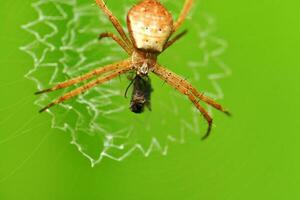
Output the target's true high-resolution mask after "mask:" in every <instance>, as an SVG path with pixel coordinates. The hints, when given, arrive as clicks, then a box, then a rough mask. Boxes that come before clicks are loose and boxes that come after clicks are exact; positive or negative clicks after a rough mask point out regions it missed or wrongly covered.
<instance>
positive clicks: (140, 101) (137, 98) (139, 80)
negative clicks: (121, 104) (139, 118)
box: [125, 75, 153, 114]
mask: <svg viewBox="0 0 300 200" xmlns="http://www.w3.org/2000/svg"><path fill="white" fill-rule="evenodd" d="M132 85H133V89H132V94H131V101H130V110H131V111H132V112H134V113H137V114H139V113H142V112H144V110H145V107H147V108H148V109H149V110H151V101H150V100H151V93H152V92H153V89H152V87H151V80H150V78H149V77H148V76H143V77H141V76H139V75H136V76H135V77H134V78H133V80H132V81H131V83H130V85H129V86H128V88H127V90H126V93H125V96H126V94H127V91H128V89H129V88H130V87H131V86H132Z"/></svg>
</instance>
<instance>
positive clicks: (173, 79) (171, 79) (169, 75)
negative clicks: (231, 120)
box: [153, 64, 229, 139]
mask: <svg viewBox="0 0 300 200" xmlns="http://www.w3.org/2000/svg"><path fill="white" fill-rule="evenodd" d="M153 72H154V73H155V74H156V75H157V76H159V77H160V78H161V79H162V80H164V81H165V82H167V83H168V84H169V85H171V86H172V87H174V88H175V89H176V90H178V91H179V92H180V93H182V94H184V95H186V96H187V97H188V98H189V100H190V101H191V102H192V103H193V104H194V105H195V106H196V107H197V109H198V110H199V111H200V112H201V113H202V115H203V116H204V118H205V119H206V121H207V123H208V129H207V132H206V134H205V136H204V137H203V138H202V139H205V138H207V137H208V136H209V134H210V131H211V127H212V122H213V119H212V118H211V116H210V115H209V113H208V112H207V111H206V110H205V109H204V108H203V107H202V106H201V105H200V103H199V101H198V100H197V98H198V99H200V100H202V101H204V102H205V103H208V104H209V105H211V106H213V107H215V108H216V109H218V110H220V111H222V112H224V113H226V114H229V113H228V112H227V111H226V110H225V109H223V107H222V106H221V105H220V104H218V103H217V102H215V101H214V100H212V99H210V98H209V97H206V96H204V95H203V94H201V93H199V92H198V91H197V90H196V89H194V88H193V87H192V86H191V84H190V83H189V82H187V81H186V80H184V79H183V78H181V77H179V76H178V75H176V74H175V73H173V72H171V71H169V70H167V69H166V68H163V67H161V66H160V65H158V64H157V65H156V67H155V68H154V69H153Z"/></svg>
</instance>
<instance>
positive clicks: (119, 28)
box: [96, 0, 132, 48]
mask: <svg viewBox="0 0 300 200" xmlns="http://www.w3.org/2000/svg"><path fill="white" fill-rule="evenodd" d="M96 3H97V4H98V6H99V7H100V8H101V9H102V10H103V12H104V13H105V15H106V16H107V17H108V19H109V20H110V21H111V23H112V24H113V25H114V27H115V28H116V29H117V31H118V32H119V34H120V36H121V37H122V39H123V40H124V42H125V43H126V44H127V45H128V46H129V47H130V48H132V43H131V41H130V40H129V39H128V37H127V35H126V33H125V31H124V30H123V28H122V26H121V23H120V22H119V20H118V19H117V18H116V17H115V16H114V15H113V13H112V12H111V11H110V10H109V9H108V8H107V6H106V5H105V3H104V1H103V0H96Z"/></svg>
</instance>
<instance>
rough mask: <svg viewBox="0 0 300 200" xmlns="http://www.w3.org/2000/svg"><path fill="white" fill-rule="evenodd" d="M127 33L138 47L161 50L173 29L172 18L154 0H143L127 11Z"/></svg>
mask: <svg viewBox="0 0 300 200" xmlns="http://www.w3.org/2000/svg"><path fill="white" fill-rule="evenodd" d="M127 25H128V29H129V33H130V35H131V37H132V39H133V41H134V45H135V47H136V48H138V49H144V50H150V51H156V52H161V51H162V50H163V47H164V45H165V43H166V42H167V40H168V38H169V37H170V34H171V33H172V31H173V19H172V15H171V14H170V13H169V12H168V10H167V9H166V8H165V7H164V6H163V5H162V4H160V3H159V2H158V1H156V0H144V1H142V2H141V3H139V4H137V5H136V6H134V7H133V8H131V10H130V11H129V12H128V15H127Z"/></svg>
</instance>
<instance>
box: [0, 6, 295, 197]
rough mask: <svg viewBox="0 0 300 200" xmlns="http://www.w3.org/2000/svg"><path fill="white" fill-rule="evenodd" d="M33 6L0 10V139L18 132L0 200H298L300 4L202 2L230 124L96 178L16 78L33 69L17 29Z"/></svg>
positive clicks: (4, 155) (8, 153) (3, 151)
mask: <svg viewBox="0 0 300 200" xmlns="http://www.w3.org/2000/svg"><path fill="white" fill-rule="evenodd" d="M116 2H117V1H114V2H113V3H116ZM31 3H32V1H21V0H16V1H2V2H1V6H0V45H1V48H0V63H1V67H0V88H1V98H0V102H1V104H0V137H1V139H5V138H9V137H13V136H14V133H20V131H21V133H22V131H23V132H24V131H25V132H24V134H22V135H21V136H19V137H17V138H15V139H14V140H11V141H9V142H4V143H1V144H0V199H3V200H10V199H31V200H32V199H130V200H133V199H187V200H193V199H244V200H246V199H278V200H279V199H281V200H283V199H299V198H300V195H299V192H298V190H299V181H300V176H299V175H300V173H299V167H300V166H299V155H298V153H299V142H298V141H299V139H300V137H299V129H298V127H297V125H298V124H297V122H299V112H298V111H299V94H300V91H299V83H300V81H299V72H300V69H299V68H300V61H299V53H300V51H299V45H300V39H299V35H300V26H299V19H300V14H297V13H299V7H300V3H299V1H297V0H294V1H292V0H289V1H283V0H251V1H249V0H248V1H237V0H227V1H219V0H209V1H208V0H205V1H202V3H201V5H202V7H203V8H202V9H203V10H205V11H207V12H209V13H213V14H214V16H215V17H216V19H217V20H218V30H217V34H218V35H219V36H221V37H222V38H225V39H226V40H227V41H228V43H229V48H228V50H227V51H226V54H225V55H224V56H223V60H224V61H225V63H227V65H228V66H230V68H231V69H232V71H233V76H231V77H229V78H227V79H225V80H222V88H223V91H224V93H225V95H226V96H225V99H224V100H222V101H221V102H222V103H223V104H224V105H226V106H227V107H229V108H230V110H231V111H232V112H233V113H234V116H233V117H232V118H230V119H227V118H225V117H224V116H223V115H221V114H216V115H215V118H216V122H217V127H216V128H214V136H213V137H211V138H210V139H208V140H207V141H204V142H202V141H200V140H189V141H187V142H186V143H185V144H183V145H173V146H172V147H171V148H170V150H169V154H168V156H161V155H160V154H155V153H154V154H153V155H151V156H150V157H148V158H144V157H143V156H141V155H140V154H139V153H135V154H133V155H132V156H130V157H129V158H127V159H126V160H125V161H123V162H115V161H111V160H108V159H107V160H105V162H104V163H102V164H100V165H98V166H96V167H95V168H91V167H90V164H89V162H88V161H87V160H86V159H85V158H84V157H83V156H79V154H78V151H77V150H76V148H74V146H72V145H69V141H70V136H69V135H68V134H65V133H64V132H62V131H59V130H57V129H50V126H51V122H50V119H51V118H50V117H49V116H48V115H37V109H38V108H37V106H34V105H33V102H34V101H35V99H36V97H35V96H33V95H31V94H33V92H34V91H35V90H36V86H35V85H34V84H33V83H32V82H31V81H29V80H27V79H24V78H23V76H24V74H25V73H26V72H28V70H29V69H30V68H31V67H30V66H31V65H32V59H31V58H30V57H29V56H28V55H26V54H25V53H23V52H21V51H20V50H19V47H20V46H21V45H24V44H26V43H28V42H30V36H29V34H28V33H26V32H25V31H23V30H21V29H20V26H21V25H23V24H25V23H27V22H28V21H30V20H33V19H35V17H36V13H35V11H34V10H33V9H32V8H31V7H30V4H31ZM113 3H111V4H113ZM194 12H195V13H194V16H193V17H194V19H193V20H194V21H195V23H197V16H199V14H200V13H199V12H200V11H197V10H196V11H194ZM186 45H188V44H186ZM174 48H176V47H174ZM170 62H171V61H170ZM173 65H174V63H173ZM35 116H36V117H35ZM29 119H32V120H31V121H30V120H29ZM36 124H40V125H39V126H38V127H35V128H34V129H33V130H30V127H32V126H34V125H36ZM26 130H28V131H27V132H26Z"/></svg>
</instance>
